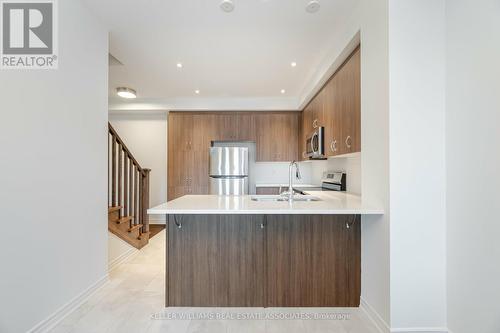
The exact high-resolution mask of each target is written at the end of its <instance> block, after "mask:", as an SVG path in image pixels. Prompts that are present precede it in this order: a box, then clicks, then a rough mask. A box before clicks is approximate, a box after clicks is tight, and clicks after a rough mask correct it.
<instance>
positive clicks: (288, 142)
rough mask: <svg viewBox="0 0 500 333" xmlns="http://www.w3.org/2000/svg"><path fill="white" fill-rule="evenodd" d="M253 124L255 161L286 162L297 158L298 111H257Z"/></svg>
mask: <svg viewBox="0 0 500 333" xmlns="http://www.w3.org/2000/svg"><path fill="white" fill-rule="evenodd" d="M254 124H255V125H254V126H255V133H256V138H257V142H256V144H257V147H256V151H257V157H256V160H257V162H268V161H282V162H287V161H293V160H296V159H297V158H298V150H297V145H296V142H297V140H298V133H299V113H298V112H287V113H260V114H259V113H257V114H255V115H254Z"/></svg>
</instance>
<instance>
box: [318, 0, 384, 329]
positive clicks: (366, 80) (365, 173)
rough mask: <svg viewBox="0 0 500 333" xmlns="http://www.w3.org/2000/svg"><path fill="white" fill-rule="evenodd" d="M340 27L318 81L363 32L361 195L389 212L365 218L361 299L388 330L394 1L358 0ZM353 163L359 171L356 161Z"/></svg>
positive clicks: (332, 37)
mask: <svg viewBox="0 0 500 333" xmlns="http://www.w3.org/2000/svg"><path fill="white" fill-rule="evenodd" d="M353 2H354V1H353ZM338 26H339V29H338V31H336V32H332V36H331V41H330V42H331V45H332V48H331V50H330V51H329V52H328V54H326V56H325V60H324V62H323V63H322V65H321V66H319V67H318V68H317V72H318V81H320V80H321V75H323V74H324V73H326V72H327V71H328V69H329V68H330V67H331V65H332V61H334V60H335V59H337V58H338V57H339V56H340V55H342V54H343V52H342V51H343V50H344V49H345V47H346V46H347V45H351V44H352V43H351V42H352V40H353V39H354V38H356V36H357V34H358V33H360V40H361V140H362V147H361V151H362V157H361V162H360V163H361V176H360V179H362V183H361V190H360V193H362V197H363V200H365V201H366V202H368V203H370V204H372V205H376V206H377V207H382V208H384V210H385V212H386V213H385V214H384V215H383V216H365V217H363V219H362V226H361V237H362V245H361V251H362V253H361V256H362V259H361V289H362V290H361V297H362V304H363V306H364V308H365V309H367V311H369V313H370V315H371V316H372V317H373V318H374V319H375V320H376V322H377V325H379V326H380V327H382V328H383V329H385V330H388V329H389V325H390V319H391V318H390V273H389V266H390V262H389V260H390V253H389V236H390V234H389V231H390V229H389V220H390V209H389V56H388V37H389V36H388V0H377V1H373V0H358V1H357V9H356V11H355V12H354V13H353V14H352V16H346V17H345V18H344V21H343V22H339V25H338ZM319 73H320V74H319ZM332 163H335V164H338V163H340V162H332ZM353 163H354V164H355V163H356V162H353ZM351 167H352V168H353V169H356V168H355V167H354V166H353V165H351ZM313 174H314V176H313V177H317V176H316V173H314V172H313ZM358 182H361V180H359V181H358ZM348 183H349V180H348ZM351 183H352V181H351Z"/></svg>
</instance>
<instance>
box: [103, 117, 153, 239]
mask: <svg viewBox="0 0 500 333" xmlns="http://www.w3.org/2000/svg"><path fill="white" fill-rule="evenodd" d="M108 129H109V131H108V136H110V138H111V141H109V137H108V149H109V144H111V150H110V151H108V158H109V159H110V161H108V168H111V170H110V171H111V172H108V175H109V177H111V179H110V180H108V187H109V188H108V201H109V203H108V204H109V206H114V207H117V206H119V207H120V209H119V210H118V212H119V213H118V215H119V217H120V218H121V217H127V216H130V217H132V218H131V219H129V228H130V229H132V230H135V229H138V228H140V230H141V233H147V232H149V218H148V215H147V213H146V211H147V209H148V208H149V179H150V177H149V175H150V172H151V170H150V169H144V168H142V167H141V166H140V164H139V162H137V160H136V159H135V158H134V156H133V155H132V153H131V152H130V150H129V149H128V148H127V146H126V145H125V143H124V142H123V140H122V139H121V138H120V136H119V135H118V133H117V132H116V131H115V129H114V128H113V126H111V124H110V123H108ZM138 225H141V226H140V227H137V226H138ZM134 227H135V228H134Z"/></svg>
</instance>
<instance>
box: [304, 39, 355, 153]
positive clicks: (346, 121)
mask: <svg viewBox="0 0 500 333" xmlns="http://www.w3.org/2000/svg"><path fill="white" fill-rule="evenodd" d="M315 126H324V127H325V151H326V155H327V156H336V155H342V154H348V153H354V152H360V151H361V58H360V49H359V48H358V49H356V50H355V51H354V52H353V53H352V54H351V55H350V56H349V58H348V59H347V60H346V61H345V62H344V64H343V65H342V66H341V67H340V68H339V69H338V70H337V71H336V72H335V74H334V75H333V76H332V77H331V78H330V79H329V80H328V82H327V83H326V84H325V85H324V86H323V88H322V89H321V90H320V91H319V92H318V94H317V95H316V96H315V97H314V98H313V99H312V100H311V101H310V102H309V104H308V105H307V106H306V107H305V108H304V110H303V115H302V124H301V130H302V131H301V140H302V141H303V142H305V138H306V136H307V135H308V134H309V133H311V132H312V131H313V129H314V127H315ZM299 147H300V152H301V154H302V152H303V151H304V150H305V144H301V143H300V142H299Z"/></svg>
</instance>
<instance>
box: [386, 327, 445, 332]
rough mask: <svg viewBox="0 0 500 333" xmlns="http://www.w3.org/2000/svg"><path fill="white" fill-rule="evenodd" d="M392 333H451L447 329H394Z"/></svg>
mask: <svg viewBox="0 0 500 333" xmlns="http://www.w3.org/2000/svg"><path fill="white" fill-rule="evenodd" d="M391 333H450V331H449V330H448V329H447V328H445V327H409V328H393V329H391Z"/></svg>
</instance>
